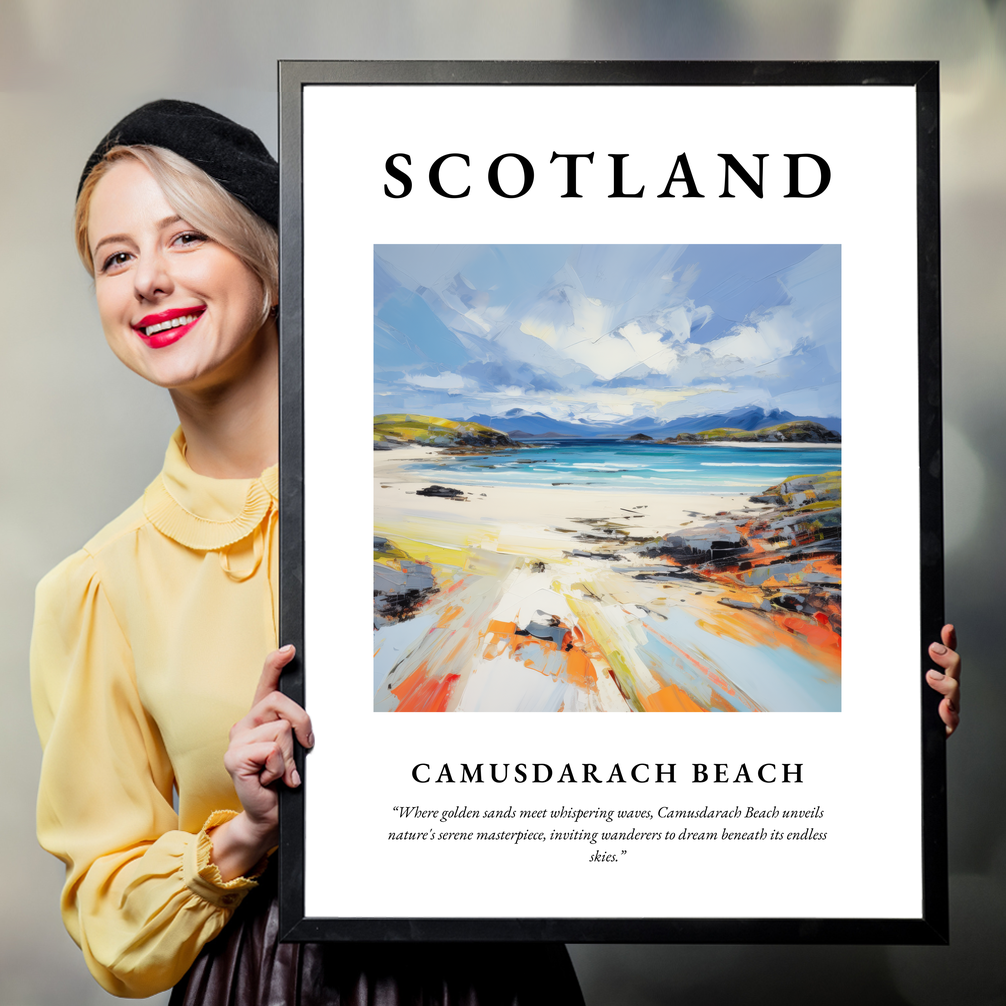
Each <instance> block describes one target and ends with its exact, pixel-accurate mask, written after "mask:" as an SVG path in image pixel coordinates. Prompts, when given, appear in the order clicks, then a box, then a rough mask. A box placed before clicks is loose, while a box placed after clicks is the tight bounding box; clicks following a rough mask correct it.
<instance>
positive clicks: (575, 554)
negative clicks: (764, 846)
mask: <svg viewBox="0 0 1006 1006" xmlns="http://www.w3.org/2000/svg"><path fill="white" fill-rule="evenodd" d="M373 277H374V478H375V483H374V494H375V495H374V499H375V512H374V709H375V710H376V711H387V712H391V711H395V712H416V711H424V712H431V711H435V712H454V711H467V712H487V711H488V712H523V711H553V712H555V711H559V712H579V711H597V712H603V711H607V712H610V711H631V712H716V711H721V712H751V711H773V712H782V711H787V712H794V711H795V712H816V711H838V710H840V709H841V700H842V689H841V625H842V623H841V612H842V606H841V555H842V544H841V529H842V520H841V506H842V463H841V462H842V445H841V439H842V438H841V429H842V425H841V405H842V400H841V316H840V308H841V300H840V297H841V248H840V246H839V245H836V244H825V245H794V244H764V245H753V244H691V245H651V244H604V245H595V246H586V245H552V244H531V245H464V246H461V245H443V244H440V245H418V244H413V245H384V244H377V245H375V246H374V262H373Z"/></svg>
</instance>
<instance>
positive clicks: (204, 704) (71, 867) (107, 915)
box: [31, 430, 278, 997]
mask: <svg viewBox="0 0 1006 1006" xmlns="http://www.w3.org/2000/svg"><path fill="white" fill-rule="evenodd" d="M277 493H278V470H277V468H276V467H273V468H269V469H267V470H266V471H265V472H263V474H262V476H261V477H260V478H258V479H227V480H223V479H212V478H207V477H205V476H202V475H197V474H196V473H195V472H193V471H192V469H190V468H189V466H188V464H187V463H186V461H185V441H184V438H183V437H182V434H181V431H180V430H179V431H177V432H176V433H175V435H174V436H173V437H172V439H171V443H170V445H169V446H168V451H167V456H166V457H165V461H164V469H163V471H162V472H161V473H160V475H158V477H157V478H156V479H155V480H154V481H153V482H152V483H151V484H150V486H149V487H148V488H147V490H146V492H145V493H144V495H143V498H142V499H141V500H138V501H137V502H136V503H135V504H133V506H131V507H130V508H129V509H128V510H127V511H126V512H125V513H124V514H122V516H121V517H119V518H118V519H117V520H114V521H113V522H112V523H111V524H109V525H108V526H107V527H106V528H104V529H103V530H102V531H100V532H99V533H98V534H97V535H96V536H95V537H94V538H92V539H91V541H89V542H88V543H87V544H86V545H85V546H84V548H83V549H82V550H81V551H79V552H77V553H76V554H75V555H72V556H70V558H68V559H66V560H65V561H64V562H62V563H61V564H60V565H59V566H57V567H56V568H55V569H54V570H53V571H52V572H51V573H49V574H48V575H47V576H46V577H45V579H43V580H42V582H41V583H40V584H39V586H38V592H37V595H36V610H35V627H34V633H33V636H32V648H31V683H32V701H33V704H34V709H35V722H36V725H37V727H38V732H39V736H40V737H41V740H42V746H43V749H44V755H43V759H42V779H41V784H40V787H39V796H38V837H39V841H40V843H41V844H42V846H43V848H45V849H47V850H48V851H49V852H51V853H52V854H53V855H54V856H58V857H59V858H60V859H61V860H62V861H63V862H64V863H65V864H66V884H65V886H64V887H63V894H62V911H63V920H64V922H65V924H66V928H67V930H68V931H69V933H70V935H71V936H72V937H73V938H74V940H75V941H76V942H77V943H78V944H79V945H80V947H81V949H82V950H83V951H84V957H85V959H86V961H87V966H88V967H89V968H90V970H91V973H92V974H93V975H94V977H95V978H96V979H97V980H98V982H99V983H100V984H101V985H102V986H103V987H104V988H105V989H107V990H108V991H109V992H112V993H114V994H115V995H119V996H137V997H138V996H149V995H153V994H154V993H155V992H160V991H162V990H164V989H167V988H170V987H171V986H172V985H174V984H175V983H176V982H177V981H178V980H179V979H180V978H181V977H182V976H183V975H184V974H185V972H186V971H187V970H188V968H189V967H190V965H191V964H192V962H193V960H194V959H195V957H196V955H197V954H198V953H199V951H200V949H201V948H202V947H203V945H204V944H205V943H207V942H208V941H209V940H212V939H213V937H214V936H216V935H217V934H218V933H219V932H220V930H221V929H222V928H223V926H224V925H225V923H226V922H227V921H228V919H229V918H230V917H231V914H232V913H233V911H234V909H235V908H236V907H237V905H239V904H240V903H241V901H242V899H243V898H244V896H245V894H246V893H247V891H248V890H249V889H250V888H252V887H254V886H255V882H254V880H250V879H247V878H244V877H239V878H237V879H235V880H231V881H229V882H226V883H225V882H223V880H222V878H221V876H220V873H219V871H218V870H217V868H216V867H215V866H214V865H213V864H212V863H210V861H209V855H210V841H209V838H208V837H207V835H206V829H207V828H212V827H213V826H214V825H217V824H220V823H222V822H223V821H225V820H228V819H229V818H230V817H232V816H233V815H234V814H236V813H237V812H238V811H240V809H241V805H240V803H239V801H238V799H237V795H236V794H235V792H234V787H233V785H232V784H231V780H230V776H229V775H228V774H227V771H226V769H225V768H224V763H223V757H224V752H225V751H226V749H227V743H228V731H229V730H230V728H231V726H232V725H233V724H234V723H235V722H236V721H237V720H239V719H241V717H243V716H244V715H245V714H246V713H247V712H248V709H249V707H250V705H251V700H252V697H253V695H254V692H255V686H256V684H257V682H258V679H259V675H260V673H261V670H262V661H263V659H264V658H265V656H266V654H267V653H268V652H269V651H270V650H272V649H274V648H275V646H276V624H277V600H278V596H277V593H278V568H277V567H278V562H277V559H278V556H277V549H278V546H277V535H276V527H277ZM172 786H174V788H175V789H176V790H177V793H178V811H177V813H176V812H175V810H174V809H173V795H172Z"/></svg>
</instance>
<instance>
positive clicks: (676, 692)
mask: <svg viewBox="0 0 1006 1006" xmlns="http://www.w3.org/2000/svg"><path fill="white" fill-rule="evenodd" d="M639 701H640V703H641V704H642V707H643V708H644V709H645V710H646V711H647V712H648V713H704V712H705V710H704V709H703V708H702V706H700V705H699V704H698V703H697V702H695V700H694V699H693V698H692V697H691V696H690V695H689V694H688V693H687V692H686V691H685V690H684V689H683V688H679V687H678V686H677V685H673V684H672V685H664V687H663V688H661V689H660V690H659V691H656V692H654V693H653V694H652V695H640V696H639Z"/></svg>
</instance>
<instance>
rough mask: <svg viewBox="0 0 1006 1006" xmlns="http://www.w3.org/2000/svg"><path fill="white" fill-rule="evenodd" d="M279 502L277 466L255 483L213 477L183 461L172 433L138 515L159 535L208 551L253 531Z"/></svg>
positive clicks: (181, 446) (178, 433)
mask: <svg viewBox="0 0 1006 1006" xmlns="http://www.w3.org/2000/svg"><path fill="white" fill-rule="evenodd" d="M278 500H279V466H278V465H273V466H272V467H271V468H267V469H266V470H265V471H264V472H263V473H262V474H261V475H260V476H259V477H258V478H257V479H213V478H209V477H208V476H206V475H198V474H196V472H194V471H193V470H192V469H191V468H190V467H189V465H188V462H187V461H186V460H185V437H184V436H183V434H182V430H181V427H179V428H178V429H177V430H175V432H174V434H173V436H172V437H171V442H170V443H169V444H168V450H167V453H166V454H165V456H164V468H163V469H162V470H161V473H160V475H158V476H157V478H156V479H154V481H153V482H151V483H150V485H149V486H148V487H147V491H146V492H145V493H144V494H143V512H144V514H146V517H147V519H148V520H149V521H150V523H151V524H153V525H154V527H156V528H157V530H158V531H160V532H161V533H162V534H166V535H167V536H168V537H169V538H172V539H174V540H175V541H177V542H178V543H179V544H180V545H184V546H185V547H186V548H191V549H195V550H197V551H200V552H211V551H216V550H217V549H223V548H227V547H228V546H229V545H233V544H234V543H235V542H238V541H241V539H242V538H246V537H247V536H248V535H249V534H251V533H252V531H254V530H255V529H256V528H257V527H258V526H259V525H260V524H261V523H262V518H263V517H265V515H266V514H267V513H268V512H269V509H270V507H271V508H273V509H275V508H276V506H277V503H278Z"/></svg>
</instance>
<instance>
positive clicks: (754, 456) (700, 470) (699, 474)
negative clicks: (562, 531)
mask: <svg viewBox="0 0 1006 1006" xmlns="http://www.w3.org/2000/svg"><path fill="white" fill-rule="evenodd" d="M526 444H527V446H524V447H521V448H519V449H517V450H512V451H495V452H493V453H492V454H487V455H478V456H464V455H462V456H448V455H436V456H431V457H429V458H424V460H422V461H417V462H410V463H409V464H408V466H407V469H408V471H410V472H413V473H415V474H418V475H421V476H422V477H423V478H428V479H429V480H430V481H431V482H437V481H440V482H447V483H449V484H451V485H522V486H554V485H570V486H590V487H591V489H595V490H596V489H601V490H604V489H610V490H620V491H623V492H624V491H625V490H626V489H638V490H643V491H648V492H657V491H660V492H668V493H683V494H696V493H729V494H734V495H736V494H755V493H758V492H760V491H762V490H764V489H767V488H768V487H769V486H772V485H776V484H777V483H778V482H780V481H782V480H783V479H785V478H788V477H789V476H791V475H813V474H816V473H819V472H828V471H837V470H839V469H841V467H842V450H841V448H840V447H774V446H770V445H765V446H757V447H739V446H737V447H734V446H728V447H710V446H697V447H678V446H672V445H670V444H649V443H645V442H643V443H626V442H624V441H612V440H547V441H546V440H539V441H526Z"/></svg>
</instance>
